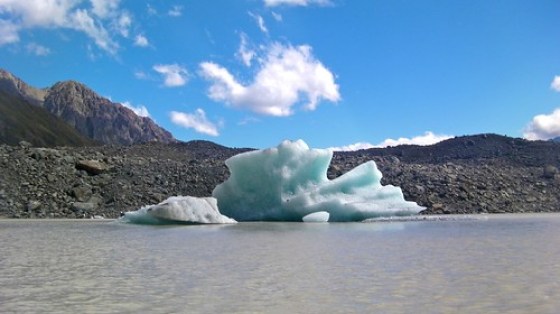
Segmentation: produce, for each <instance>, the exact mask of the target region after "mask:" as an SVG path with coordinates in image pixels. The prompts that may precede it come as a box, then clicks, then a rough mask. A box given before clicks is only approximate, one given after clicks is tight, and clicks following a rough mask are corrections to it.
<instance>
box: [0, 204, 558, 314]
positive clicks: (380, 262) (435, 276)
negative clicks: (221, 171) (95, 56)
mask: <svg viewBox="0 0 560 314" xmlns="http://www.w3.org/2000/svg"><path fill="white" fill-rule="evenodd" d="M471 217H474V218H475V219H462V218H461V217H459V218H458V219H457V220H449V221H412V222H375V223H329V224H313V223H307V224H305V223H239V224H236V225H220V226H218V225H214V226H185V225H184V226H140V225H130V224H121V223H118V222H114V221H99V220H96V221H93V220H81V221H80V220H71V221H62V220H40V221H39V220H34V221H33V220H0V248H1V251H0V312H1V313H557V311H558V310H559V309H560V214H532V215H524V214H520V215H488V216H471Z"/></svg>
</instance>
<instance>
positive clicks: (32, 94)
mask: <svg viewBox="0 0 560 314" xmlns="http://www.w3.org/2000/svg"><path fill="white" fill-rule="evenodd" d="M0 91H3V92H6V94H8V95H13V96H18V97H19V98H21V99H24V100H25V101H27V102H29V103H30V104H32V105H36V106H42V104H43V100H44V99H45V96H46V94H47V89H38V88H35V87H32V86H29V85H28V84H27V83H25V82H24V81H22V80H21V79H19V78H18V77H16V76H15V75H13V74H12V73H10V72H8V71H5V70H3V69H0Z"/></svg>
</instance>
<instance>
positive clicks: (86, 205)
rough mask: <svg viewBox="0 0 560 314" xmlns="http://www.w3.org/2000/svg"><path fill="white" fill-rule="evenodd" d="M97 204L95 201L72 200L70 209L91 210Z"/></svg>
mask: <svg viewBox="0 0 560 314" xmlns="http://www.w3.org/2000/svg"><path fill="white" fill-rule="evenodd" d="M96 207H97V205H96V204H95V203H86V202H74V203H72V210H73V211H74V212H91V211H93V210H94V209H95V208H96Z"/></svg>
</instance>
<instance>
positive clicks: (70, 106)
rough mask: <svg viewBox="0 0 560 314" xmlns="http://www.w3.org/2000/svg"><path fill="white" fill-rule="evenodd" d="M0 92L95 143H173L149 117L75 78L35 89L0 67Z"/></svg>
mask: <svg viewBox="0 0 560 314" xmlns="http://www.w3.org/2000/svg"><path fill="white" fill-rule="evenodd" d="M0 92H4V93H6V94H7V95H10V96H12V97H19V98H20V99H21V100H23V101H26V102H28V103H30V104H33V105H36V106H38V107H41V108H44V109H45V110H46V111H47V112H49V113H50V114H52V115H54V116H56V117H58V118H60V119H62V120H63V121H65V122H66V123H68V124H69V125H70V126H72V127H73V128H74V129H76V130H77V131H78V132H79V133H80V134H82V135H83V136H85V137H88V138H89V139H91V140H93V141H96V142H99V143H103V144H119V145H131V144H137V143H145V142H152V141H155V142H162V143H172V142H175V139H174V138H173V136H172V135H171V133H169V132H168V131H166V130H165V129H163V128H161V127H159V126H158V125H157V124H156V123H155V122H153V120H152V119H150V118H148V117H140V116H137V115H136V114H135V113H134V112H133V111H132V110H130V109H128V108H126V107H124V106H123V105H121V104H119V103H114V102H111V101H110V100H108V99H106V98H104V97H101V96H100V95H98V94H97V93H96V92H94V91H93V90H91V89H90V88H88V87H87V86H85V85H84V84H82V83H79V82H76V81H65V82H58V83H56V84H54V85H53V86H51V87H49V88H45V89H37V88H34V87H32V86H30V85H28V84H27V83H25V82H24V81H22V80H21V79H19V78H18V77H16V76H14V75H13V74H11V73H9V72H8V71H5V70H2V69H0ZM21 123H22V126H20V127H21V128H32V127H33V125H25V123H26V121H21ZM0 140H1V139H0ZM21 140H26V139H25V138H22V139H21ZM67 145H71V143H68V144H67Z"/></svg>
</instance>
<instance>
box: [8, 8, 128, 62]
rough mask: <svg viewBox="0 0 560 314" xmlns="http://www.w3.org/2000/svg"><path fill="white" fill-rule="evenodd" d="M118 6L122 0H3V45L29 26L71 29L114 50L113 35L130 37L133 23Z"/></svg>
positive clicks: (113, 51) (106, 49)
mask: <svg viewBox="0 0 560 314" xmlns="http://www.w3.org/2000/svg"><path fill="white" fill-rule="evenodd" d="M84 3H85V5H84ZM119 6H120V0H89V1H85V0H25V1H23V0H0V45H4V44H10V43H15V42H18V41H19V40H20V37H19V33H20V32H21V31H23V30H27V29H37V28H45V29H72V30H75V31H79V32H82V33H84V34H85V35H87V36H88V37H90V38H91V39H92V40H93V41H94V42H95V44H96V45H97V46H98V47H99V48H100V49H102V50H104V51H106V52H108V53H110V54H115V53H116V52H117V50H118V48H119V45H118V43H117V42H116V41H115V39H114V38H113V35H121V36H123V37H127V36H128V33H129V29H130V27H131V24H132V17H131V15H130V14H129V13H128V12H126V11H124V10H121V9H120V8H119Z"/></svg>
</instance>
